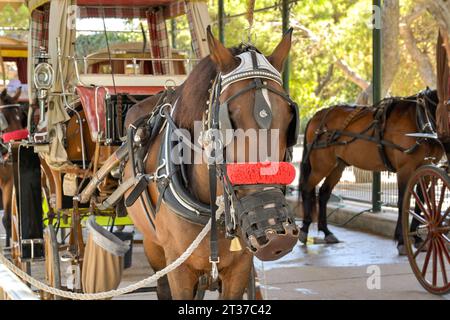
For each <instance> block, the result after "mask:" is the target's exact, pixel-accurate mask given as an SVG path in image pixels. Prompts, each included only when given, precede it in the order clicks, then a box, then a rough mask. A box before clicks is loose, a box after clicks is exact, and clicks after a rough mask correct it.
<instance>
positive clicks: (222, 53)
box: [206, 26, 237, 73]
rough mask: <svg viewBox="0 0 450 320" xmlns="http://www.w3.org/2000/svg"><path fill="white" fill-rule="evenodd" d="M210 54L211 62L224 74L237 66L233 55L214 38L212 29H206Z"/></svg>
mask: <svg viewBox="0 0 450 320" xmlns="http://www.w3.org/2000/svg"><path fill="white" fill-rule="evenodd" d="M206 33H207V39H208V46H209V53H210V55H209V56H210V58H211V60H212V61H213V62H214V63H215V64H216V65H217V67H218V68H219V70H220V71H221V72H223V73H228V72H230V71H232V70H233V69H234V68H236V66H237V59H236V58H235V57H234V56H233V55H232V54H231V52H230V50H228V49H227V48H225V46H224V45H223V44H222V43H221V42H220V41H219V40H218V39H216V38H215V37H214V35H213V33H212V31H211V27H210V26H208V28H206Z"/></svg>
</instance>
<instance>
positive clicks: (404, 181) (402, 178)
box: [394, 168, 413, 256]
mask: <svg viewBox="0 0 450 320" xmlns="http://www.w3.org/2000/svg"><path fill="white" fill-rule="evenodd" d="M412 172H413V170H410V169H409V168H401V169H400V170H399V171H398V172H397V185H398V202H397V207H398V219H397V225H396V226H395V235H394V239H395V240H396V241H397V250H398V254H399V255H401V256H404V255H406V248H405V245H404V241H403V232H402V228H403V227H402V211H403V208H402V207H403V198H404V196H405V192H406V187H407V186H408V180H409V177H410V176H411V174H412Z"/></svg>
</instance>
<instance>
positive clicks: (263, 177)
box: [227, 162, 295, 185]
mask: <svg viewBox="0 0 450 320" xmlns="http://www.w3.org/2000/svg"><path fill="white" fill-rule="evenodd" d="M227 174H228V178H229V179H230V182H231V184H233V185H251V184H280V185H287V184H291V183H292V181H294V179H295V167H294V166H293V165H292V164H291V163H289V162H257V163H228V164H227Z"/></svg>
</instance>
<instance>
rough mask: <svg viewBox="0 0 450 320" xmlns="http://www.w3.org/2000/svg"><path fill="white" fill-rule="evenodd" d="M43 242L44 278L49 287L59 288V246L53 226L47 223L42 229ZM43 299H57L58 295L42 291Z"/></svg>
mask: <svg viewBox="0 0 450 320" xmlns="http://www.w3.org/2000/svg"><path fill="white" fill-rule="evenodd" d="M44 244H45V279H46V281H47V283H48V285H50V286H51V287H54V288H57V289H61V268H60V264H59V247H58V241H57V240H56V232H55V228H54V227H53V225H52V224H49V225H48V226H47V228H45V230H44ZM43 297H44V299H45V300H59V297H58V296H53V295H51V294H48V293H44V292H43Z"/></svg>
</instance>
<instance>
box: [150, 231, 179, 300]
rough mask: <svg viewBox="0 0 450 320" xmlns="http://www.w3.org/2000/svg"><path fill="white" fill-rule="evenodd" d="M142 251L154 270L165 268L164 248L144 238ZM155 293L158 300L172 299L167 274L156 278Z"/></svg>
mask: <svg viewBox="0 0 450 320" xmlns="http://www.w3.org/2000/svg"><path fill="white" fill-rule="evenodd" d="M144 251H145V255H146V256H147V259H148V262H149V263H150V265H151V267H152V268H153V270H154V271H155V272H157V271H159V270H162V269H164V268H165V266H166V261H165V258H164V250H163V249H162V248H161V247H160V246H157V245H156V244H155V243H154V242H152V241H150V240H144ZM156 295H157V296H158V299H159V300H172V296H171V293H170V286H169V281H168V279H167V276H164V277H162V278H160V279H158V281H157V287H156Z"/></svg>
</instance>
